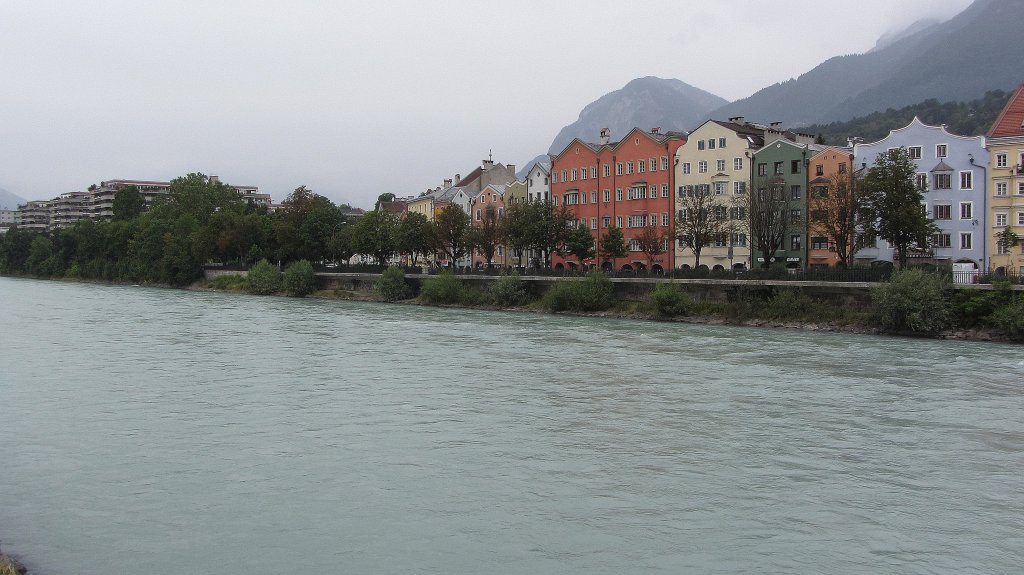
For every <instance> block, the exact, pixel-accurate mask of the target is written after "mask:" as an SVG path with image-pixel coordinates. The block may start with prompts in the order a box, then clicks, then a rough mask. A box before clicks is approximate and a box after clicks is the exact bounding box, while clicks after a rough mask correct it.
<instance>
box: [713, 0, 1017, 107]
mask: <svg viewBox="0 0 1024 575" xmlns="http://www.w3.org/2000/svg"><path fill="white" fill-rule="evenodd" d="M1022 17H1024V0H975V2H974V3H973V4H971V5H970V6H969V7H968V8H967V9H966V10H964V11H963V12H961V13H960V14H958V15H956V16H954V17H953V18H952V19H950V20H947V21H946V22H943V23H941V24H935V25H932V26H923V27H922V28H921V29H920V30H918V31H917V32H914V33H911V34H909V35H903V34H900V35H897V37H898V39H896V40H895V41H891V42H890V41H889V40H887V39H886V38H885V37H883V38H882V39H880V41H879V45H878V46H877V47H876V48H875V49H873V50H871V51H870V52H867V53H865V54H856V55H849V56H839V57H836V58H831V59H829V60H827V61H825V62H823V63H822V64H820V65H819V66H817V67H815V68H814V69H813V70H811V71H809V72H807V73H805V74H803V75H801V76H800V77H799V78H796V79H793V80H789V81H787V82H782V83H780V84H775V85H773V86H769V87H767V88H765V89H763V90H761V91H759V92H757V93H755V94H754V95H752V96H750V97H748V98H744V99H742V100H738V101H736V102H732V103H730V104H727V105H725V106H722V107H721V108H718V109H717V110H714V111H713V112H712V113H711V117H715V118H728V117H731V116H745V117H747V118H756V119H758V120H759V121H765V122H773V121H779V122H783V123H784V124H785V125H786V126H792V127H800V126H808V125H811V124H820V123H825V122H832V121H843V120H848V119H850V118H854V117H857V116H864V115H867V114H870V113H872V112H874V111H876V110H885V109H888V108H895V107H902V106H907V105H910V104H914V103H917V102H922V101H924V100H926V99H929V98H936V99H938V100H939V101H943V102H948V101H967V100H971V99H974V98H980V97H982V96H983V95H984V94H985V92H987V91H989V90H994V89H1002V90H1009V89H1011V88H1013V87H1015V86H1017V85H1018V84H1020V82H1021V80H1022V79H1024V68H1022V66H1021V55H1022V54H1024V34H1021V33H1020V22H1021V19H1022Z"/></svg>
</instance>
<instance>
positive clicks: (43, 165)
mask: <svg viewBox="0 0 1024 575" xmlns="http://www.w3.org/2000/svg"><path fill="white" fill-rule="evenodd" d="M970 1H971V0H900V1H898V2H894V1H893V0H858V1H857V2H850V1H849V0H837V1H834V0H818V1H810V0H771V1H766V0H704V1H701V2H696V1H692V0H690V1H679V2H646V1H633V2H623V1H621V0H619V1H616V2H612V1H605V0H589V1H575V0H569V1H566V0H559V1H549V2H536V1H532V0H529V1H519V2H508V3H501V4H499V3H495V2H481V1H468V0H447V1H441V2H423V1H408V2H406V1H402V2H397V1H396V2H391V1H386V0H382V1H378V2H356V1H350V0H341V1H337V2H317V1H312V0H293V1H282V2H262V1H259V0H244V1H235V0H214V1H209V0H208V1H203V2H198V1H193V0H176V1H174V2H163V1H150V2H139V1H89V0H76V1H71V2H69V1H66V0H64V1H54V0H30V1H23V0H2V1H0V187H2V188H7V189H8V190H10V191H11V192H14V193H16V194H18V195H20V196H22V197H25V198H28V199H46V198H51V197H54V196H56V195H58V194H60V193H63V192H68V191H72V190H78V189H84V188H86V187H88V185H89V184H91V183H96V182H99V181H100V180H104V179H114V178H128V179H153V180H168V179H171V178H174V177H177V176H180V175H184V174H186V173H189V172H203V173H205V174H207V175H210V174H217V175H219V176H221V178H222V179H223V180H224V181H226V182H229V183H236V184H247V185H258V186H260V188H261V190H262V191H264V192H268V193H270V194H272V195H273V197H274V200H275V201H280V200H282V199H284V197H285V196H286V195H287V194H288V193H289V192H290V191H291V190H293V189H294V188H296V187H298V186H300V185H306V186H307V187H309V188H311V189H312V190H313V191H315V192H317V193H320V194H323V195H325V196H328V197H330V198H331V199H332V200H334V201H335V202H348V203H351V204H353V205H356V206H362V207H367V206H372V204H373V201H374V199H375V198H376V197H377V195H378V194H380V193H383V192H393V193H395V194H397V195H398V196H407V195H414V194H418V193H420V192H422V191H424V190H425V189H426V188H428V187H433V186H437V185H440V184H441V182H442V180H443V179H444V178H450V177H452V176H453V175H454V174H455V173H461V174H466V173H468V172H469V171H470V170H472V169H473V168H474V167H475V166H476V165H477V164H478V163H479V162H480V160H482V159H484V158H486V157H487V153H488V150H490V149H493V151H494V159H495V161H498V162H502V163H513V164H521V163H523V162H526V161H527V160H529V159H531V158H533V157H534V156H535V155H537V154H539V153H543V152H544V151H546V150H547V148H548V146H549V144H550V143H551V141H552V139H553V138H554V136H555V134H556V133H557V132H558V130H559V129H560V128H562V127H563V126H564V125H566V124H569V123H571V122H573V121H574V120H575V119H576V118H577V116H578V115H579V112H580V110H581V109H582V108H583V106H585V105H586V104H588V103H589V102H591V101H593V100H596V99H597V98H598V97H600V96H602V95H603V94H605V93H607V92H610V91H612V90H616V89H618V88H621V87H622V86H623V85H625V84H626V83H627V82H628V81H629V80H631V79H633V78H636V77H640V76H659V77H663V78H678V79H680V80H683V81H684V82H687V83H689V84H691V85H693V86H696V87H698V88H701V89H704V90H707V91H709V92H712V93H714V94H717V95H719V96H721V97H723V98H726V99H729V100H735V99H738V98H742V97H746V96H749V95H750V94H752V93H753V92H756V91H757V90H759V89H761V88H763V87H765V86H767V85H770V84H773V83H775V82H780V81H784V80H787V79H789V78H791V77H795V76H798V75H800V74H802V73H804V72H806V71H808V70H810V69H811V68H813V67H814V66H815V65H817V64H819V63H820V62H822V61H824V60H825V59H827V58H829V57H831V56H836V55H841V54H849V53H859V52H864V51H866V50H869V49H870V48H871V47H872V46H873V45H874V44H875V41H876V40H877V39H878V37H879V36H881V35H882V34H884V33H886V32H888V31H892V30H895V29H901V28H903V27H905V26H907V25H909V24H911V23H912V22H914V21H917V20H919V19H921V18H925V17H939V18H942V19H946V18H949V17H951V16H953V15H954V14H956V13H957V12H959V11H960V10H962V9H963V8H965V7H966V6H967V5H969V4H970ZM755 54H756V55H757V56H758V62H759V63H758V65H757V66H753V65H752V64H751V61H752V59H753V56H754V55H755ZM520 167H522V166H520Z"/></svg>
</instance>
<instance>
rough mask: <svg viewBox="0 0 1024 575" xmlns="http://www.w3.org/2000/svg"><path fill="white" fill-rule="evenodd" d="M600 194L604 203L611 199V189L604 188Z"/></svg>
mask: <svg viewBox="0 0 1024 575" xmlns="http://www.w3.org/2000/svg"><path fill="white" fill-rule="evenodd" d="M601 194H602V195H603V196H604V201H605V203H607V202H610V201H612V191H611V190H604V191H603V192H601Z"/></svg>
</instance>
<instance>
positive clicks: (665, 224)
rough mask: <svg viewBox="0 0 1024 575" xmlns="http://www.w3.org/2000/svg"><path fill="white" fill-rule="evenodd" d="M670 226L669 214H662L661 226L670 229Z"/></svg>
mask: <svg viewBox="0 0 1024 575" xmlns="http://www.w3.org/2000/svg"><path fill="white" fill-rule="evenodd" d="M668 224H669V221H668V213H662V214H661V225H662V227H668Z"/></svg>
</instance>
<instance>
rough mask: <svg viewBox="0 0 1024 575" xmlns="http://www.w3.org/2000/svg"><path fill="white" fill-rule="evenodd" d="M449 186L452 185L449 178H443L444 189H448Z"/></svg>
mask: <svg viewBox="0 0 1024 575" xmlns="http://www.w3.org/2000/svg"><path fill="white" fill-rule="evenodd" d="M450 187H452V181H451V179H447V180H445V181H444V189H446V190H447V189H448V188H450Z"/></svg>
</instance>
